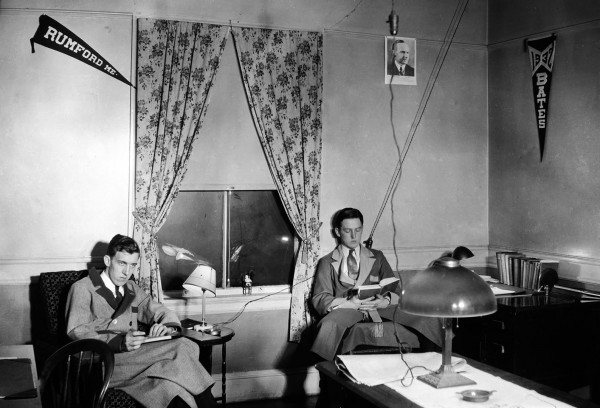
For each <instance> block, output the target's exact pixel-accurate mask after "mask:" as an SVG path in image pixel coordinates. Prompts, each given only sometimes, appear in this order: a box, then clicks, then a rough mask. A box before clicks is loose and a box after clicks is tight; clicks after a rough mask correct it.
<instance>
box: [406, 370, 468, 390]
mask: <svg viewBox="0 0 600 408" xmlns="http://www.w3.org/2000/svg"><path fill="white" fill-rule="evenodd" d="M417 379H419V380H421V381H423V382H424V383H426V384H429V385H431V386H432V387H434V388H448V387H460V386H461V385H472V384H477V383H476V382H475V381H473V380H470V379H468V378H467V377H465V376H462V375H460V374H457V373H455V372H454V371H445V370H444V369H439V370H438V371H436V372H435V373H431V374H425V375H420V376H418V377H417Z"/></svg>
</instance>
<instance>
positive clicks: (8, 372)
mask: <svg viewBox="0 0 600 408" xmlns="http://www.w3.org/2000/svg"><path fill="white" fill-rule="evenodd" d="M35 397H37V390H36V387H35V383H34V381H33V374H32V373H31V359H29V358H5V357H4V358H0V398H3V399H17V398H35Z"/></svg>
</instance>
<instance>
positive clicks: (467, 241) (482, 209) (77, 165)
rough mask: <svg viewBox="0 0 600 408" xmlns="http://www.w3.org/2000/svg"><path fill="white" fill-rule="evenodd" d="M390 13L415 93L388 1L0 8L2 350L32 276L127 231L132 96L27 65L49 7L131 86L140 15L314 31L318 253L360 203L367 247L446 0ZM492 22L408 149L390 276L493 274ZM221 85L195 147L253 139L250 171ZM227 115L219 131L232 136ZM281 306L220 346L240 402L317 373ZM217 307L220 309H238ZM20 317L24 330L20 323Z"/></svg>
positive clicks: (24, 332) (91, 78)
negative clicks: (340, 214) (452, 259)
mask: <svg viewBox="0 0 600 408" xmlns="http://www.w3.org/2000/svg"><path fill="white" fill-rule="evenodd" d="M396 5H397V6H398V8H399V10H401V32H400V33H399V35H402V36H406V37H416V38H417V41H418V56H419V66H418V73H417V74H418V81H419V82H418V86H414V87H409V86H394V87H393V89H391V90H390V88H389V87H388V86H386V85H385V84H384V83H383V61H384V46H383V44H384V42H383V39H384V36H385V35H387V31H388V27H387V25H386V24H385V23H384V22H385V21H386V20H387V16H388V14H389V12H390V4H389V2H388V1H384V0H373V1H369V2H360V3H356V2H355V1H353V0H331V1H327V2H323V1H321V0H302V1H297V2H294V3H293V4H290V3H287V2H285V3H284V2H279V1H276V0H264V1H259V0H256V1H252V2H247V1H242V0H224V1H220V2H212V1H208V0H207V1H201V2H198V1H192V0H188V1H181V2H177V3H168V4H167V3H162V2H143V3H140V2H136V1H133V0H130V1H115V0H109V1H106V2H103V3H101V4H99V3H97V2H93V1H90V0H87V1H81V2H78V3H77V5H76V6H74V5H73V3H72V2H70V1H67V0H54V1H52V2H51V3H48V2H47V1H41V0H37V1H30V2H28V4H27V7H28V9H27V10H24V9H22V7H23V6H22V5H21V4H20V2H19V1H17V0H9V1H3V2H2V5H1V8H0V18H2V20H1V22H2V24H0V30H3V31H2V33H3V34H5V36H4V37H3V38H10V41H8V40H7V44H14V49H13V48H11V49H10V50H8V51H2V52H1V53H0V56H1V58H2V62H3V63H2V65H1V67H2V68H0V69H1V71H0V75H2V81H1V82H0V83H1V84H2V85H0V86H2V87H3V88H2V91H3V95H6V96H5V98H8V101H9V102H10V103H6V104H5V105H4V106H5V107H4V108H3V110H2V112H1V113H0V114H1V115H2V119H3V123H4V124H5V125H4V126H3V128H2V129H1V130H0V140H1V141H2V144H3V146H5V150H3V154H4V156H5V157H7V158H8V160H5V161H3V164H0V166H2V167H0V169H1V172H0V177H1V178H2V180H1V183H0V186H1V187H0V188H1V189H2V194H1V196H2V198H0V200H2V201H0V206H1V207H0V214H2V217H3V218H2V228H3V231H7V232H9V233H8V234H4V235H3V238H1V239H2V241H0V242H1V245H0V295H2V296H1V297H0V310H3V314H2V317H3V319H2V321H1V322H0V333H2V334H0V343H3V344H11V343H12V344H14V343H27V342H30V341H31V338H32V337H31V336H32V330H34V328H33V329H30V327H31V323H30V322H31V321H33V322H34V325H35V324H39V322H38V320H39V315H38V314H37V310H39V309H38V308H37V307H38V306H39V305H38V306H36V307H34V306H31V307H29V303H28V302H27V299H31V300H32V302H33V303H34V304H36V303H37V302H39V297H38V296H37V293H38V292H37V285H36V278H37V276H38V275H39V273H40V272H43V271H50V270H62V269H82V268H85V267H86V266H87V265H88V264H89V263H90V262H94V261H97V260H99V256H100V255H102V252H101V251H100V249H101V246H100V245H98V244H99V241H103V240H108V239H109V238H110V237H111V236H112V235H113V234H114V233H116V232H128V231H129V232H130V231H131V228H132V224H131V216H130V213H131V210H132V208H131V198H132V196H133V188H132V185H133V184H132V181H133V180H132V174H133V153H132V152H133V150H132V144H133V136H132V135H134V126H135V116H134V106H135V95H134V93H133V90H132V89H129V88H127V86H126V85H124V84H122V83H120V82H118V81H115V80H114V79H111V78H109V77H108V76H107V75H103V74H102V73H99V72H96V71H95V70H93V69H91V68H89V67H87V66H85V65H83V64H82V63H80V62H78V61H75V60H69V59H68V57H66V56H64V55H62V54H58V53H56V52H54V51H51V50H48V49H45V48H43V47H37V50H36V53H35V54H29V44H28V41H27V40H28V39H29V38H30V37H31V36H32V35H33V33H34V32H35V29H36V28H37V21H36V19H37V17H38V16H39V15H40V14H42V13H43V12H45V11H44V10H52V11H46V12H47V13H48V14H49V15H50V16H51V17H53V18H56V19H57V20H58V21H60V22H62V23H63V24H65V25H66V26H67V27H69V28H70V29H72V30H73V31H74V32H76V33H77V34H79V35H80V36H82V37H83V38H84V39H86V40H87V41H88V42H89V43H90V45H92V46H95V47H96V49H97V50H98V51H99V52H100V53H102V54H103V55H104V56H105V57H106V58H107V59H109V60H110V61H111V62H112V63H113V64H114V65H115V66H117V67H118V68H119V70H120V71H121V73H123V74H125V76H126V77H128V78H134V75H135V74H134V72H132V71H133V70H134V69H133V67H135V49H134V44H135V29H134V27H135V19H136V18H137V17H154V18H171V19H183V20H194V21H202V22H210V23H219V24H228V23H229V21H230V20H232V22H233V23H234V24H239V25H248V26H260V27H262V26H267V27H275V28H281V27H285V28H292V29H303V30H318V31H323V33H324V60H325V61H324V105H323V109H324V110H323V166H322V169H323V176H322V205H321V214H322V216H321V221H322V222H323V228H322V230H321V240H322V249H321V251H322V252H323V253H325V252H328V251H329V250H331V249H332V247H333V240H332V239H331V237H330V235H329V231H328V230H329V218H330V216H331V215H332V214H333V212H334V211H336V210H338V209H339V208H341V207H344V206H356V207H358V208H360V209H361V210H362V211H363V212H364V214H365V218H366V219H365V238H366V235H368V232H369V231H370V230H371V228H372V226H373V222H374V220H375V218H376V215H377V212H378V211H379V208H380V206H381V204H382V201H383V196H384V194H385V191H386V189H387V188H388V184H389V181H390V178H391V176H392V173H393V171H394V168H395V166H396V163H397V160H398V155H397V148H396V144H395V142H394V140H393V139H394V138H393V135H392V123H391V122H390V118H391V117H393V125H394V127H395V129H396V136H397V139H398V141H397V143H398V144H399V145H402V144H403V143H404V139H405V138H406V135H407V133H408V129H409V128H410V125H411V123H412V120H413V118H414V115H415V113H416V110H417V106H418V105H419V102H420V101H421V96H422V94H423V92H424V89H425V85H426V82H427V79H428V75H429V72H430V71H431V68H432V67H433V64H434V61H435V58H436V56H437V52H438V50H439V48H440V46H441V41H442V39H443V36H444V32H445V30H446V27H447V24H448V22H449V16H451V15H452V13H453V11H454V6H455V5H454V4H450V2H445V1H441V0H423V1H420V2H410V1H404V2H396ZM74 7H77V10H73V8H74ZM61 10H64V11H61ZM486 15H487V1H474V2H470V4H469V7H468V9H467V11H466V13H465V16H464V21H463V23H461V26H460V28H459V30H458V33H457V37H456V43H455V45H453V46H452V47H451V49H450V52H449V54H448V58H447V60H446V62H445V65H444V67H443V69H442V73H441V74H440V77H439V79H438V82H437V84H436V86H435V88H434V90H433V93H432V96H431V99H430V101H429V106H428V108H427V110H426V113H425V115H424V116H423V120H422V122H421V125H420V127H419V130H418V132H417V133H416V136H415V139H414V142H413V145H412V146H411V149H410V151H409V154H408V156H407V159H406V162H405V166H404V171H403V176H402V179H401V181H400V185H399V187H398V190H397V192H396V194H395V198H394V199H393V203H394V214H392V212H391V206H390V204H388V206H387V207H386V209H385V211H384V214H383V217H382V219H381V221H380V223H379V225H378V227H377V230H376V234H375V236H374V240H375V245H374V246H375V247H376V248H380V249H383V250H384V251H385V252H386V254H387V255H388V258H389V259H390V262H391V263H392V264H393V265H395V266H396V268H397V269H419V268H423V267H424V266H425V265H427V264H428V263H429V261H431V260H432V259H433V258H435V257H437V256H439V255H440V254H441V253H442V252H443V251H445V250H447V249H452V248H453V247H455V246H457V245H459V244H462V245H467V246H469V247H470V248H471V249H472V250H474V251H475V252H476V257H475V258H474V259H473V260H471V263H470V264H468V265H471V266H474V267H482V266H485V265H486V263H487V259H486V257H487V248H488V225H487V219H488V212H487V211H488V210H487V208H488V203H487V190H488V185H487V165H488V164H487V163H488V161H487V160H488V159H487V157H488V145H487V98H486V86H487V49H486V46H485V44H486V42H487V39H486V35H487V22H486ZM14 16H17V17H14ZM6 22H10V24H5V23H6ZM231 71H232V72H235V69H233V70H230V72H231ZM224 72H225V71H224ZM47 73H53V75H48V76H46V74H47ZM17 74H18V75H20V76H17V77H15V75H17ZM54 74H55V75H54ZM14 78H17V79H16V80H15V79H14ZM36 78H40V79H36ZM218 79H219V78H218ZM11 81H12V82H11ZM133 82H134V81H133ZM219 86H220V87H222V91H221V92H222V93H224V94H228V95H232V96H233V97H235V98H236V102H237V103H235V104H234V103H229V102H230V101H228V100H227V99H221V100H219V99H218V98H217V97H216V96H215V100H214V102H215V105H214V106H211V108H215V110H214V111H212V112H211V108H209V115H207V122H206V123H205V129H206V130H208V131H207V134H208V133H210V137H211V138H212V139H204V140H202V141H201V142H200V143H199V144H198V145H197V146H196V148H195V152H196V153H198V154H205V152H207V151H213V150H212V149H213V147H214V145H211V144H210V143H209V142H211V141H218V140H220V137H221V135H224V134H229V135H231V134H243V137H244V143H249V144H248V145H247V146H249V147H248V148H247V149H246V147H244V150H245V151H248V152H249V151H253V152H254V154H253V159H254V160H256V159H257V157H256V156H257V155H258V156H259V158H260V157H261V156H260V155H261V154H262V152H260V150H259V149H256V146H257V145H258V140H256V141H255V143H256V145H254V146H252V143H254V142H253V141H252V133H251V130H252V129H249V128H250V127H251V125H250V124H249V122H248V121H247V118H246V119H244V118H242V116H243V115H244V114H243V113H240V114H238V113H236V112H234V111H233V110H232V109H238V110H239V109H241V108H242V107H243V103H240V100H243V99H241V96H240V93H239V88H237V90H236V89H235V87H236V86H238V85H235V84H234V83H233V81H232V82H231V83H228V84H227V85H219ZM392 92H393V95H394V102H393V104H390V98H391V93H392ZM236 95H237V96H236ZM44 97H45V98H46V99H43V98H44ZM40 100H41V101H46V100H49V101H51V102H50V103H45V104H42V103H40ZM391 105H392V106H391ZM390 106H391V108H390ZM390 109H392V111H390ZM210 115H213V116H212V119H210ZM245 115H247V113H246V114H245ZM232 118H235V120H234V119H232ZM211 121H212V122H211ZM223 121H229V123H228V124H227V126H225V125H223V123H222V122H223ZM206 143H208V144H206ZM217 144H218V143H217ZM6 146H7V147H8V148H7V147H6ZM244 146H246V145H244ZM221 148H222V146H221ZM259 152H260V153H259ZM235 154H237V153H235ZM235 154H233V156H234V157H237V156H235ZM207 162H208V163H210V164H211V166H212V167H211V169H213V170H214V169H215V168H218V163H219V160H216V158H215V156H211V157H210V160H208V161H207ZM203 165H204V164H203V163H202V158H201V157H200V158H199V157H198V156H195V157H194V158H193V164H192V167H190V168H191V169H192V168H193V169H195V170H193V171H196V172H202V171H203V167H202V166H203ZM238 170H239V169H238ZM232 171H233V170H232ZM23 172H24V173H23ZM23 174H24V175H23ZM233 174H234V173H231V174H230V173H229V170H228V171H223V172H220V173H218V179H217V178H216V176H215V178H213V180H217V181H216V182H217V183H218V184H229V183H230V182H231V181H232V180H233V182H235V181H236V180H235V176H234V175H233ZM256 180H259V181H254V183H257V184H268V183H269V182H268V180H267V178H266V177H265V172H264V168H263V169H262V171H260V170H259V171H257V178H256ZM441 197H443V199H442V198H441ZM15 202H18V203H19V204H18V205H15V204H14V203H15ZM392 217H393V222H392ZM8 237H10V238H8ZM13 299H19V301H14V302H13V301H12V300H13ZM286 302H287V303H286ZM234 303H235V302H234ZM256 303H257V304H258V303H260V302H256ZM276 303H277V306H275V307H270V308H267V309H258V310H249V311H247V312H245V314H243V315H242V317H241V318H240V320H239V321H238V322H236V323H235V324H234V327H235V329H236V332H237V334H236V337H235V338H234V339H233V340H232V342H231V344H230V347H229V351H228V354H229V361H231V363H230V364H229V367H230V368H231V370H232V371H231V372H230V373H229V374H228V375H229V378H231V379H232V380H233V381H234V382H235V384H236V387H237V388H236V389H237V390H238V392H240V393H241V394H240V395H238V396H237V397H235V396H234V397H233V398H234V400H235V399H236V398H247V395H244V392H246V390H248V389H251V390H254V391H256V393H255V394H252V396H254V397H265V396H276V394H277V393H281V392H284V391H285V389H286V388H289V389H293V390H296V391H299V390H300V389H302V388H304V389H305V390H309V392H310V390H313V391H314V390H315V383H314V379H315V373H314V372H311V371H310V369H308V370H307V368H306V365H307V362H308V361H309V360H308V359H307V358H306V356H307V354H306V350H305V349H303V347H304V346H303V345H296V344H295V343H288V342H287V329H288V327H287V325H288V309H289V295H283V298H280V299H279V300H278V301H277V302H276ZM237 304H239V302H238V303H237ZM211 306H212V304H211V305H209V308H210V307H211ZM217 310H219V311H221V312H222V310H223V309H217ZM227 310H229V311H228V313H227V314H226V315H227V316H231V315H232V314H234V313H236V312H237V310H238V309H235V308H233V307H231V308H230V309H227ZM183 313H184V314H185V313H186V312H185V311H183ZM196 313H197V312H196ZM13 317H14V318H18V319H19V320H20V321H22V322H23V323H22V326H20V327H17V328H16V329H15V327H14V325H13V324H12V323H11V319H12V318H13ZM217 317H220V316H217ZM259 328H261V329H260V330H259ZM262 328H264V330H262ZM265 344H267V345H268V348H265V347H264V346H265ZM266 351H268V352H266ZM273 351H275V352H273ZM309 365H310V364H309ZM234 370H236V371H234ZM290 378H293V381H290ZM303 381H308V383H305V384H302V382H303ZM310 381H313V382H312V383H311V382H310ZM273 387H275V388H273ZM232 388H233V387H232ZM240 390H241V391H240Z"/></svg>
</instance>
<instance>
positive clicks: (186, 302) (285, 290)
mask: <svg viewBox="0 0 600 408" xmlns="http://www.w3.org/2000/svg"><path fill="white" fill-rule="evenodd" d="M290 299H291V294H290V287H289V285H276V286H255V287H253V288H252V294H249V295H244V294H243V292H242V288H241V287H239V288H238V287H236V288H227V289H219V288H217V294H216V296H212V295H210V296H207V297H206V312H207V314H209V315H213V314H220V313H237V312H239V311H241V310H242V308H243V307H244V306H246V308H245V309H244V311H261V310H289V309H290ZM163 304H164V305H165V306H167V307H168V308H169V309H171V310H173V311H175V312H176V313H177V314H178V315H179V316H189V315H195V314H201V313H202V292H197V293H190V292H189V291H185V290H175V291H164V301H163Z"/></svg>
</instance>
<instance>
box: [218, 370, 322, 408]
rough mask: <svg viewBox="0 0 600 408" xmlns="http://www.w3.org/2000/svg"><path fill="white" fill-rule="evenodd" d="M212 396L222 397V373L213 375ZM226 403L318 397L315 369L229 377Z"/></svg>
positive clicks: (317, 373)
mask: <svg viewBox="0 0 600 408" xmlns="http://www.w3.org/2000/svg"><path fill="white" fill-rule="evenodd" d="M213 378H214V380H215V385H214V387H213V389H212V393H213V396H215V397H217V398H218V397H221V396H222V388H221V386H222V384H223V382H222V380H221V374H220V373H219V374H213ZM226 378H227V379H226V394H227V402H239V401H252V400H261V399H276V398H282V397H296V396H306V395H317V394H319V372H318V371H317V369H316V368H315V367H312V366H311V367H305V368H293V369H283V370H276V369H271V370H259V371H246V372H238V373H227V374H226Z"/></svg>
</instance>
